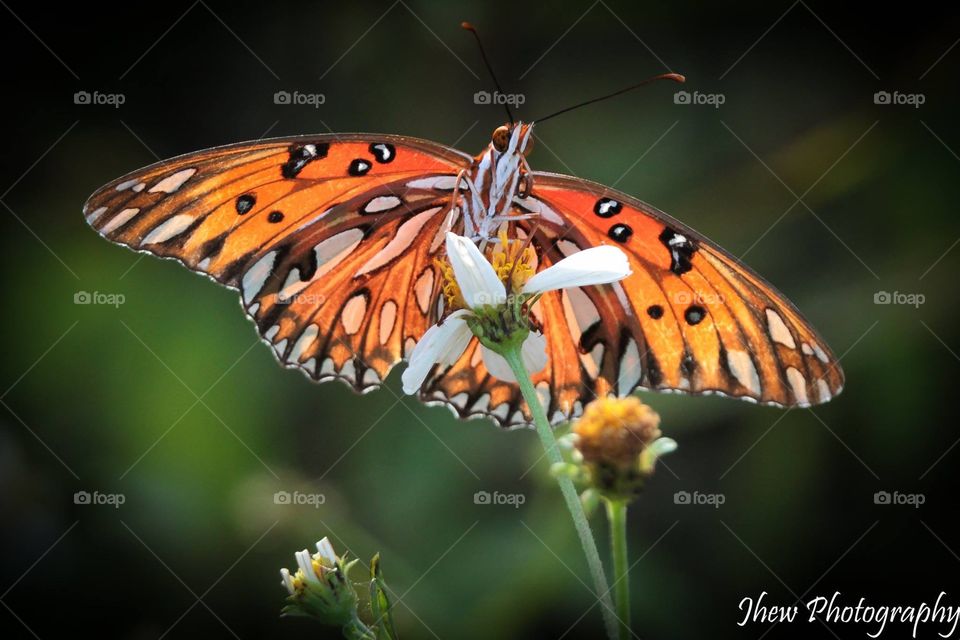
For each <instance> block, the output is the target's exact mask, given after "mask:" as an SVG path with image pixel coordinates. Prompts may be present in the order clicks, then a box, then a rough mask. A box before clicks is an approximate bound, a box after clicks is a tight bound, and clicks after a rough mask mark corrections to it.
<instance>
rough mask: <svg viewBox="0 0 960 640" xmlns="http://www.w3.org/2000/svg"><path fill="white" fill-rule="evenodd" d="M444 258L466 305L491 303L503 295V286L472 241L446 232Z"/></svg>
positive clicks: (475, 305) (499, 299)
mask: <svg viewBox="0 0 960 640" xmlns="http://www.w3.org/2000/svg"><path fill="white" fill-rule="evenodd" d="M447 258H448V259H449V260H450V265H451V266H452V267H453V275H454V277H455V278H456V279H457V286H459V287H460V292H461V293H462V294H463V299H464V300H465V301H466V303H467V305H468V306H469V307H470V308H475V307H479V306H481V305H490V306H495V305H498V304H503V303H504V302H505V301H506V299H507V290H506V288H505V287H504V286H503V283H502V282H500V278H498V277H497V272H496V271H494V270H493V265H491V264H490V263H489V262H488V261H487V259H486V257H484V255H483V254H482V253H481V252H480V249H478V248H477V245H475V244H473V241H472V240H470V239H469V238H464V237H463V236H458V235H457V234H455V233H450V232H449V231H448V232H447Z"/></svg>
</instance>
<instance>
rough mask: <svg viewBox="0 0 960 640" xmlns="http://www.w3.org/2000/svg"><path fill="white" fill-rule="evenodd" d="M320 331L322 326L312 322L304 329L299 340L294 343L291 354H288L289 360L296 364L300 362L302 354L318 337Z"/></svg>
mask: <svg viewBox="0 0 960 640" xmlns="http://www.w3.org/2000/svg"><path fill="white" fill-rule="evenodd" d="M318 333H320V327H318V326H317V325H315V324H311V325H309V326H308V327H307V328H306V329H304V330H303V333H301V334H300V337H299V338H298V339H297V341H296V342H295V343H293V349H291V350H290V355H289V356H287V362H292V363H294V364H296V363H298V362H300V356H302V355H303V353H304V352H305V351H306V350H307V348H308V347H310V345H312V344H313V342H314V340H316V339H317V334H318Z"/></svg>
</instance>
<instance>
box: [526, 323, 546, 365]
mask: <svg viewBox="0 0 960 640" xmlns="http://www.w3.org/2000/svg"><path fill="white" fill-rule="evenodd" d="M520 355H521V356H522V357H523V365H524V366H525V367H526V368H527V371H529V372H530V375H533V374H534V373H540V372H541V371H543V368H544V367H545V366H547V339H546V338H545V337H543V335H541V334H539V333H534V332H532V331H531V332H530V335H529V336H528V337H527V339H526V340H524V341H523V347H522V348H521V349H520Z"/></svg>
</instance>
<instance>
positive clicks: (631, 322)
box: [522, 173, 843, 406]
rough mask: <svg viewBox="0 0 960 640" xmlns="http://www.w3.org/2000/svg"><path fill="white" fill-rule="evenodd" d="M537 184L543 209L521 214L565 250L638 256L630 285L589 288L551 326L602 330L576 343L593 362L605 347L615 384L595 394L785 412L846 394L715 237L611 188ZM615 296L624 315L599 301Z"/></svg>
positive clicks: (771, 297) (821, 354)
mask: <svg viewBox="0 0 960 640" xmlns="http://www.w3.org/2000/svg"><path fill="white" fill-rule="evenodd" d="M534 181H535V187H534V190H533V193H532V195H531V196H530V198H529V199H528V200H534V201H535V202H523V203H522V205H523V206H524V208H525V209H528V210H529V209H534V208H536V209H539V210H540V216H539V220H540V223H541V227H542V228H544V229H549V230H551V232H552V233H554V234H556V237H555V238H554V239H553V241H554V243H555V244H556V246H557V247H558V248H562V247H564V245H565V243H570V244H572V245H574V246H575V247H577V248H579V249H583V248H587V247H589V246H596V245H599V244H613V245H616V246H619V247H620V248H622V249H624V250H625V251H626V252H627V254H628V255H629V257H630V261H631V267H632V270H633V274H632V275H631V276H629V277H628V278H626V279H625V280H623V281H622V282H620V283H618V284H616V285H608V286H607V287H597V288H596V291H587V290H585V291H584V292H583V294H584V295H582V296H579V301H578V302H577V303H576V304H574V305H573V308H572V309H567V310H565V311H564V316H561V317H553V318H550V319H549V322H545V326H546V330H547V331H548V332H549V333H550V334H551V335H550V344H551V345H552V344H553V343H555V342H557V343H559V342H562V341H563V340H565V339H567V338H568V335H560V336H553V335H552V334H553V333H554V332H556V331H560V332H561V334H570V331H569V330H567V329H565V328H563V329H560V328H559V327H563V324H564V320H567V321H568V322H569V320H570V318H569V316H570V311H573V312H574V315H578V316H580V317H588V318H596V319H597V322H598V323H600V324H598V326H597V327H596V328H595V329H591V330H590V331H584V334H583V335H584V336H585V337H587V338H589V340H590V341H589V342H584V341H583V339H581V340H580V341H579V343H578V344H577V345H576V346H577V349H578V351H579V352H580V353H581V354H584V353H592V352H593V350H594V349H597V346H596V345H597V344H600V345H603V360H602V361H601V362H600V364H599V365H598V367H597V369H596V370H597V371H598V375H597V377H598V378H606V380H604V381H603V382H602V383H601V382H597V381H596V380H594V379H593V376H592V375H586V377H585V380H584V384H585V385H587V386H593V387H596V388H597V389H602V388H606V389H609V390H611V391H616V392H618V393H620V394H621V395H623V394H624V393H628V392H630V391H631V390H633V389H634V388H636V387H641V388H647V389H654V390H673V391H679V392H686V393H720V394H725V395H729V396H733V397H738V398H743V399H748V400H754V401H758V402H762V403H766V404H774V405H779V406H794V405H799V406H806V405H809V404H818V403H822V402H826V401H827V400H829V399H830V398H831V397H833V396H834V395H836V394H837V393H839V392H840V391H841V389H842V387H843V373H842V371H841V369H840V367H839V365H838V363H837V361H836V358H835V357H834V356H833V355H832V353H830V352H829V351H828V349H827V347H826V346H825V343H824V341H823V340H822V339H821V338H820V337H819V336H818V335H817V334H816V332H815V331H814V329H813V328H812V327H811V326H810V325H809V323H807V322H806V321H805V320H804V319H803V317H802V316H801V315H800V313H799V312H798V311H797V310H796V308H795V307H794V306H793V305H792V304H791V303H790V302H789V301H787V299H786V298H785V297H784V296H783V295H782V294H780V293H779V292H778V291H777V290H776V289H774V288H773V287H772V286H771V285H770V284H768V283H767V282H765V281H764V280H763V279H761V278H760V277H759V276H757V275H756V274H755V273H753V272H752V271H751V270H750V269H749V268H747V267H746V266H744V265H743V264H741V263H740V262H739V261H737V260H736V259H735V258H733V257H732V256H730V255H729V254H728V253H726V252H725V251H723V250H722V249H720V248H719V247H717V246H716V245H714V244H713V243H711V242H710V241H709V240H707V239H706V238H704V237H703V236H701V235H700V234H698V233H696V232H695V231H693V230H691V229H689V228H688V227H686V226H685V225H683V224H681V223H679V222H677V221H676V220H674V219H672V218H670V217H669V216H667V215H666V214H664V213H662V212H659V211H657V210H656V209H654V208H653V207H650V206H649V205H646V204H644V203H642V202H640V201H638V200H636V199H634V198H631V197H630V196H627V195H625V194H622V193H619V192H616V191H613V190H611V189H608V188H605V187H603V186H601V185H597V184H594V183H590V182H587V181H584V180H579V179H575V178H569V177H565V176H557V175H554V174H539V173H538V174H535V177H534ZM568 250H576V249H570V248H568ZM605 289H610V290H612V291H613V293H614V294H615V295H614V298H615V299H616V300H617V301H618V303H619V309H618V310H617V312H616V313H612V314H608V313H607V309H606V307H605V304H606V303H605V301H603V300H601V299H600V298H601V297H602V296H603V295H604V293H603V292H604V291H605ZM606 298H607V299H610V297H609V296H606ZM578 307H580V308H579V309H578ZM583 307H586V308H583ZM602 325H609V326H602ZM601 335H602V336H603V337H602V338H600V336H601ZM608 358H609V359H610V362H607V361H606V359H608ZM584 373H585V374H589V373H590V372H589V371H585V372H584Z"/></svg>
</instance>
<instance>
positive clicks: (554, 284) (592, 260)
mask: <svg viewBox="0 0 960 640" xmlns="http://www.w3.org/2000/svg"><path fill="white" fill-rule="evenodd" d="M630 273H631V271H630V261H629V260H627V254H625V253H624V252H623V251H622V250H620V249H618V248H617V247H613V246H609V245H603V246H600V247H591V248H589V249H584V250H583V251H578V252H577V253H574V254H573V255H571V256H568V257H566V258H564V259H563V260H561V261H560V262H558V263H557V264H555V265H553V266H551V267H548V268H546V269H544V270H543V271H541V272H540V273H538V274H536V275H534V276H533V277H532V278H530V279H529V280H528V281H527V284H526V285H524V287H523V293H543V292H544V291H553V290H554V289H567V288H569V287H584V286H588V285H593V284H607V283H610V282H616V281H618V280H623V279H624V278H626V277H627V276H628V275H630Z"/></svg>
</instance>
